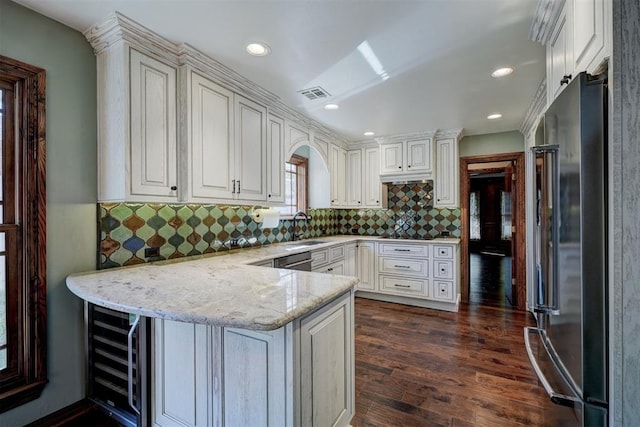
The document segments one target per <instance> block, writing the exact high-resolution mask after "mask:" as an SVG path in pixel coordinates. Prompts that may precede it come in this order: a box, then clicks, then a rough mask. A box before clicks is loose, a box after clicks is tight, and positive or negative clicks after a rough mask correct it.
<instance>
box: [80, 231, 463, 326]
mask: <svg viewBox="0 0 640 427" xmlns="http://www.w3.org/2000/svg"><path fill="white" fill-rule="evenodd" d="M310 240H313V241H321V242H323V243H320V244H316V245H313V246H302V245H301V242H299V241H298V242H287V243H279V244H273V245H264V246H261V247H259V248H251V249H242V250H232V251H229V252H224V253H223V254H224V255H219V254H220V253H218V254H214V255H213V256H212V255H202V256H195V257H189V258H182V259H177V260H167V261H158V262H153V263H148V264H142V265H137V266H132V267H123V268H113V269H108V270H99V271H90V272H85V273H77V274H72V275H70V276H68V277H67V287H68V288H69V290H71V292H73V293H74V294H76V295H77V296H78V297H80V298H82V299H84V300H86V301H88V302H91V303H93V304H96V305H99V306H103V307H107V308H111V309H114V310H119V311H123V312H127V313H132V314H139V315H142V316H147V317H155V318H160V319H168V320H178V321H183V322H191V323H201V324H208V325H215V326H226V327H237V328H243V329H252V330H273V329H278V328H280V327H282V326H284V325H285V324H287V323H289V322H291V321H293V320H295V319H296V318H298V317H301V316H303V315H305V314H307V313H309V312H311V311H313V310H314V309H315V308H317V307H320V306H322V305H324V304H326V303H327V302H329V301H331V300H332V299H334V298H335V297H337V296H339V295H342V294H343V293H345V292H347V291H349V290H350V289H351V288H353V286H355V285H356V284H357V283H358V279H357V278H355V277H349V276H339V275H329V274H323V273H313V272H303V271H295V270H283V269H275V268H266V267H259V266H252V265H249V264H254V263H258V262H261V261H267V260H271V259H273V258H278V257H281V256H286V255H291V254H295V253H300V252H307V251H312V250H318V249H322V248H326V247H329V246H332V245H336V244H340V243H349V242H357V241H384V240H394V241H397V240H395V239H384V240H382V239H380V238H379V237H368V236H327V237H321V238H313V239H310ZM402 242H407V243H412V242H413V243H419V242H420V243H424V242H426V241H425V240H402ZM428 242H442V243H454V244H458V243H459V239H454V238H445V239H434V240H428Z"/></svg>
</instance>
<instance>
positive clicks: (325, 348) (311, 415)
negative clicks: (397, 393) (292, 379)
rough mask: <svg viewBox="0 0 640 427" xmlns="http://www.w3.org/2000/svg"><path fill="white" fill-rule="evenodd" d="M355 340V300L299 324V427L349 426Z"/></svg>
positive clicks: (330, 307)
mask: <svg viewBox="0 0 640 427" xmlns="http://www.w3.org/2000/svg"><path fill="white" fill-rule="evenodd" d="M353 340H354V337H353V298H346V297H342V298H340V299H339V300H338V301H337V302H334V303H333V304H328V305H327V306H325V307H323V308H321V309H320V310H318V311H316V312H315V313H313V314H311V315H309V316H307V317H305V318H303V319H302V320H301V321H300V420H299V422H298V423H297V425H301V426H316V427H324V426H348V425H349V423H350V421H351V417H353V413H354V400H355V390H354V387H353V386H354V376H355V375H354V366H353V360H354V357H355V353H354V347H353ZM244 425H250V424H244ZM251 425H257V424H251ZM274 425H276V424H274Z"/></svg>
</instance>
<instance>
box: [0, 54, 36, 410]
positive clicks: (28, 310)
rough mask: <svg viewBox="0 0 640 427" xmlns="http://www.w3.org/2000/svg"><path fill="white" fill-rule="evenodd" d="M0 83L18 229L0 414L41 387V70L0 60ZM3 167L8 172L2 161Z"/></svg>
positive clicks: (9, 288)
mask: <svg viewBox="0 0 640 427" xmlns="http://www.w3.org/2000/svg"><path fill="white" fill-rule="evenodd" d="M0 81H2V83H3V86H4V87H7V86H9V87H11V88H12V89H13V90H12V92H13V96H14V99H15V101H16V102H15V107H16V108H15V111H14V112H13V113H12V116H13V119H14V124H15V126H11V127H10V129H4V127H3V131H4V132H5V134H4V135H3V144H6V143H8V142H11V141H14V142H15V144H14V147H13V149H15V150H16V151H15V156H14V157H13V158H14V159H15V162H11V163H13V164H14V166H15V170H14V172H12V173H14V174H15V177H14V178H15V182H16V186H15V187H14V188H15V189H16V191H15V194H16V198H15V201H14V202H13V203H14V204H15V212H16V214H17V215H16V221H15V222H16V224H18V225H19V226H18V227H17V228H16V230H17V231H16V232H15V233H14V234H15V239H14V240H15V241H14V242H13V243H12V244H13V245H15V246H14V247H15V248H17V251H16V253H17V254H18V258H20V259H21V261H17V262H21V263H22V264H21V266H20V268H19V269H17V270H19V273H16V275H17V276H18V277H16V278H12V280H11V282H7V306H10V307H11V310H8V311H7V326H8V327H7V335H8V337H11V338H9V339H14V341H13V343H12V344H10V343H8V344H9V345H13V347H12V348H11V349H10V351H9V353H10V358H12V359H11V360H8V364H7V369H5V370H3V371H1V372H0V413H2V412H5V411H8V410H9V409H12V408H15V407H17V406H19V405H22V404H23V403H26V402H28V401H30V400H34V399H36V398H37V397H38V396H40V393H41V392H42V389H43V388H44V386H45V384H46V382H47V373H46V366H47V360H46V355H47V353H46V348H47V342H46V339H47V333H46V307H47V301H46V192H45V182H46V173H45V164H46V156H45V154H46V152H45V148H46V145H45V71H44V70H43V69H41V68H38V67H34V66H32V65H28V64H25V63H22V62H19V61H16V60H14V59H11V58H7V57H5V56H2V55H0ZM3 157H5V156H3ZM4 166H5V167H3V171H5V172H8V170H7V169H6V167H7V166H9V165H8V162H5V165H4ZM5 194H6V193H5ZM7 248H8V249H9V245H8V246H7ZM19 276H21V277H19ZM14 279H17V280H14Z"/></svg>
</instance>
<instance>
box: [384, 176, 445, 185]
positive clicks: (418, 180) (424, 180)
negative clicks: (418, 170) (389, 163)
mask: <svg viewBox="0 0 640 427" xmlns="http://www.w3.org/2000/svg"><path fill="white" fill-rule="evenodd" d="M380 182H381V183H382V184H386V185H407V184H428V183H431V185H432V186H433V178H431V177H430V176H428V177H425V174H416V175H407V174H402V175H380Z"/></svg>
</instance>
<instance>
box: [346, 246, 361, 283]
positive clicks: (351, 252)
mask: <svg viewBox="0 0 640 427" xmlns="http://www.w3.org/2000/svg"><path fill="white" fill-rule="evenodd" d="M344 274H345V276H358V245H357V244H356V243H348V244H346V245H344Z"/></svg>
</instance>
